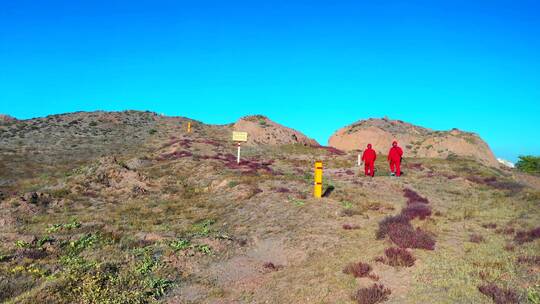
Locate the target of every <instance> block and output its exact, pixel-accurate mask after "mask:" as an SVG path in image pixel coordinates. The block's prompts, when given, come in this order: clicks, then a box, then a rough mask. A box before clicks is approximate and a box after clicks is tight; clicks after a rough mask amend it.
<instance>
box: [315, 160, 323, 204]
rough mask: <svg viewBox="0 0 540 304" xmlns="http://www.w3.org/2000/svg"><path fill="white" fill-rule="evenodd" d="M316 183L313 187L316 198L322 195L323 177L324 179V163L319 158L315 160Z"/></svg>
mask: <svg viewBox="0 0 540 304" xmlns="http://www.w3.org/2000/svg"><path fill="white" fill-rule="evenodd" d="M314 177H315V184H314V189H313V196H314V197H316V198H321V197H322V179H323V164H322V161H320V160H318V161H316V162H315V176H314Z"/></svg>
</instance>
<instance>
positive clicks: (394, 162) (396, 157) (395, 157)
mask: <svg viewBox="0 0 540 304" xmlns="http://www.w3.org/2000/svg"><path fill="white" fill-rule="evenodd" d="M402 156H403V150H402V149H401V148H400V147H399V146H398V143H397V141H395V140H394V142H392V148H390V151H388V161H389V162H390V171H391V173H390V175H391V176H398V177H399V176H400V175H401V157H402Z"/></svg>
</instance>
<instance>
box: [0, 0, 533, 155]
mask: <svg viewBox="0 0 540 304" xmlns="http://www.w3.org/2000/svg"><path fill="white" fill-rule="evenodd" d="M538 3H539V2H538V1H519V0H512V1H510V0H509V1H497V0H486V1H473V0H463V1H462V0H452V1H446V0H445V1H443V0H441V1H437V0H426V1H414V0H413V1H392V0H385V1H358V0H356V1H330V0H328V1H316V0H306V1H294V0H287V1H285V0H284V1H234V0H227V1H224V0H220V1H205V0H193V1H180V0H177V1H158V0H152V1H136V0H130V1H114V0H107V1H101V0H88V1H72V0H70V1H58V0H47V1H43V0H35V1H28V0H16V1H14V0H0V113H5V114H10V115H13V116H15V117H17V118H31V117H36V116H45V115H48V114H54V113H63V112H72V111H79V110H85V111H91V110H98V109H101V110H124V109H139V110H151V111H156V112H159V113H165V114H167V115H181V116H188V117H191V118H194V119H199V120H202V121H204V122H207V123H228V122H232V121H234V120H236V119H237V118H238V117H240V116H243V115H246V114H256V113H261V114H265V115H267V116H269V117H270V118H271V119H273V120H275V121H277V122H279V123H282V124H285V125H287V126H290V127H293V128H296V129H299V130H300V131H303V132H304V133H306V134H307V135H309V136H311V137H314V138H315V139H317V140H318V141H319V142H321V143H323V144H325V143H326V142H327V139H328V137H329V136H330V135H331V134H332V133H333V132H334V131H335V130H337V129H338V128H340V127H342V126H344V125H346V124H350V123H352V122H354V121H357V120H359V119H365V118H369V117H383V116H388V117H390V118H394V119H401V120H405V121H408V122H411V123H414V124H419V125H422V126H426V127H429V128H433V129H450V128H453V127H458V128H460V129H464V130H469V131H474V132H477V133H479V134H480V135H481V136H482V137H483V138H484V139H485V140H487V142H488V143H489V144H490V146H491V147H492V148H493V150H494V151H495V154H496V155H497V156H500V157H504V158H507V159H510V160H515V159H516V158H517V155H520V154H537V155H538V154H540V136H539V135H538V133H540V124H539V121H540V119H539V118H538V116H539V114H540V60H539V56H540V4H538Z"/></svg>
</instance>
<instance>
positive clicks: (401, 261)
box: [382, 247, 416, 267]
mask: <svg viewBox="0 0 540 304" xmlns="http://www.w3.org/2000/svg"><path fill="white" fill-rule="evenodd" d="M384 255H385V256H386V258H383V259H382V261H383V263H385V264H387V265H390V266H394V267H411V266H413V265H414V261H416V259H415V258H414V256H413V255H412V254H411V253H410V252H409V251H407V250H406V249H403V248H396V247H390V248H386V249H385V250H384Z"/></svg>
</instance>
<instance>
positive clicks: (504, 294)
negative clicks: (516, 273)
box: [478, 283, 519, 304]
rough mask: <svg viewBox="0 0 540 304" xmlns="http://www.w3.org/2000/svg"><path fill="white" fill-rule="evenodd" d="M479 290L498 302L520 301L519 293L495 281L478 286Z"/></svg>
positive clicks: (511, 303)
mask: <svg viewBox="0 0 540 304" xmlns="http://www.w3.org/2000/svg"><path fill="white" fill-rule="evenodd" d="M478 290H479V291H480V292H481V293H482V294H484V295H485V296H488V297H490V298H491V299H492V300H493V302H495V303H496V304H513V303H518V302H519V301H518V300H519V299H518V295H517V293H516V292H515V291H514V290H511V289H502V288H500V287H498V286H497V285H495V284H494V283H488V284H484V285H480V286H478Z"/></svg>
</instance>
